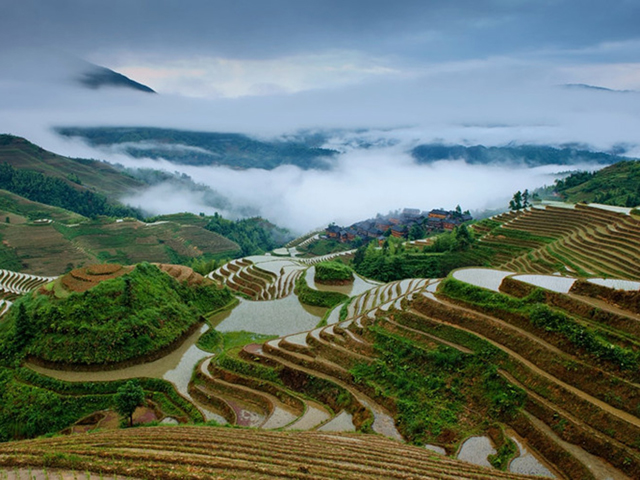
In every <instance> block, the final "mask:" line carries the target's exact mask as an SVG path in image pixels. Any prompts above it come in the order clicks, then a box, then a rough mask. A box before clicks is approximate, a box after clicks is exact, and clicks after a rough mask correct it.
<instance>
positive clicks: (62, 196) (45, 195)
mask: <svg viewBox="0 0 640 480" xmlns="http://www.w3.org/2000/svg"><path fill="white" fill-rule="evenodd" d="M0 189H3V190H8V191H9V192H12V193H15V194H17V195H20V196H22V197H25V198H27V199H29V200H32V201H34V202H40V203H44V204H46V205H51V206H54V207H61V208H64V209H66V210H70V211H72V212H76V213H79V214H80V215H83V216H85V217H96V216H98V215H106V216H109V217H134V218H142V214H141V212H140V211H139V210H137V209H134V208H131V207H127V206H124V205H119V204H114V203H110V202H109V201H108V200H107V198H106V197H105V196H103V195H100V194H97V193H94V192H91V191H89V190H80V189H76V188H73V187H72V186H71V185H69V184H68V183H67V182H65V181H64V180H62V179H60V178H56V177H49V176H47V175H43V174H42V173H38V172H34V171H31V170H19V169H16V168H13V167H12V166H11V165H9V164H8V163H3V164H0Z"/></svg>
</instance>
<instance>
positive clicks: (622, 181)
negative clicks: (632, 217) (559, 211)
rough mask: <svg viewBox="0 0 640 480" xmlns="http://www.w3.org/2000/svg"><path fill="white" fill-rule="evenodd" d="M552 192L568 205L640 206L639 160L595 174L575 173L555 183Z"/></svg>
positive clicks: (616, 165) (607, 168) (610, 167)
mask: <svg viewBox="0 0 640 480" xmlns="http://www.w3.org/2000/svg"><path fill="white" fill-rule="evenodd" d="M554 190H555V192H556V193H557V194H559V195H560V197H561V198H563V199H564V200H566V201H568V202H572V203H577V202H595V203H603V204H605V205H617V206H621V207H637V206H640V161H627V162H620V163H616V164H614V165H611V166H609V167H606V168H603V169H602V170H598V171H597V172H576V173H572V174H571V175H569V176H568V177H566V178H564V179H563V180H558V181H557V182H556V185H555V187H554Z"/></svg>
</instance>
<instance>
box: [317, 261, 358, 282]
mask: <svg viewBox="0 0 640 480" xmlns="http://www.w3.org/2000/svg"><path fill="white" fill-rule="evenodd" d="M315 269H316V274H315V277H314V279H315V281H316V282H318V283H348V282H353V270H352V269H351V267H349V266H347V265H345V264H344V263H342V262H341V261H339V260H336V261H333V262H321V263H319V264H317V265H316V266H315Z"/></svg>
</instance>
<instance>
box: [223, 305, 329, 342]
mask: <svg viewBox="0 0 640 480" xmlns="http://www.w3.org/2000/svg"><path fill="white" fill-rule="evenodd" d="M326 310H327V309H326V308H320V307H309V306H306V305H302V304H301V303H300V302H299V301H298V297H296V296H295V295H289V296H288V297H285V298H281V299H279V300H269V301H263V302H254V301H249V300H244V299H241V300H240V303H239V304H238V306H237V307H236V308H234V309H233V310H231V311H227V312H222V313H220V314H218V315H215V316H214V317H212V318H211V324H212V325H215V328H216V330H218V331H220V332H233V331H240V330H246V331H249V332H255V333H262V334H265V335H280V336H283V335H291V334H293V333H298V332H304V331H307V330H311V329H312V328H315V326H316V325H317V324H318V322H319V321H320V320H321V319H322V316H323V315H324V314H325V312H326Z"/></svg>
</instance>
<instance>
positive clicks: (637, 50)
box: [0, 0, 640, 97]
mask: <svg viewBox="0 0 640 480" xmlns="http://www.w3.org/2000/svg"><path fill="white" fill-rule="evenodd" d="M639 19H640V2H638V1H637V0H613V1H609V2H604V1H602V0H400V1H395V2H391V1H389V0H319V1H300V0H235V1H219V0H190V1H189V0H187V1H175V0H111V1H100V0H47V1H42V0H20V1H10V0H3V1H2V2H1V3H0V49H4V50H11V49H17V48H21V47H30V48H39V47H47V48H50V49H58V50H61V51H63V52H66V53H70V54H74V55H77V56H80V57H82V58H85V59H87V60H90V61H94V62H96V63H101V64H104V65H106V66H108V67H111V68H115V69H119V70H122V71H124V73H127V74H129V75H131V76H135V77H137V78H138V79H139V80H141V81H143V82H147V83H149V84H151V86H152V87H154V88H156V89H158V90H159V91H165V92H167V93H180V94H187V95H193V96H201V97H202V96H241V95H244V94H265V93H267V94H268V93H273V92H283V91H284V92H295V91H300V90H306V89H310V88H322V87H334V86H336V85H342V84H344V83H349V84H351V83H358V82H361V81H364V80H367V79H369V78H373V77H379V76H381V75H388V74H395V75H414V74H416V72H420V71H421V69H433V68H437V67H438V66H442V65H451V64H452V63H453V64H456V63H459V62H471V61H476V62H477V61H487V60H491V59H496V58H500V59H505V58H507V59H510V60H512V61H513V60H518V61H520V62H527V63H535V62H544V63H548V64H549V65H552V66H565V67H568V68H573V69H574V72H578V73H575V74H574V75H573V76H572V75H565V76H566V77H567V80H568V81H569V82H571V81H573V80H575V81H576V82H580V83H595V82H600V83H605V85H604V86H606V87H610V88H621V89H625V88H635V87H636V86H638V85H639V84H640V80H639V79H638V73H637V70H635V71H634V72H631V71H629V70H630V67H629V65H630V64H637V62H639V61H640V59H639V58H638V57H639V56H640V27H639V24H638V20H639ZM610 64H615V65H624V68H622V70H624V71H621V70H620V69H617V68H615V69H614V70H615V71H614V72H609V73H607V66H608V65H610ZM260 77H264V81H263V82H262V83H260V81H259V79H260ZM283 77H289V78H288V79H284V78H283ZM559 81H562V78H560V77H559ZM230 84H234V85H230Z"/></svg>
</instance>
